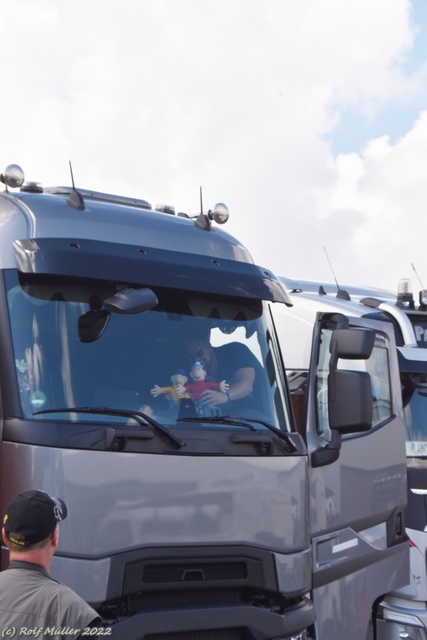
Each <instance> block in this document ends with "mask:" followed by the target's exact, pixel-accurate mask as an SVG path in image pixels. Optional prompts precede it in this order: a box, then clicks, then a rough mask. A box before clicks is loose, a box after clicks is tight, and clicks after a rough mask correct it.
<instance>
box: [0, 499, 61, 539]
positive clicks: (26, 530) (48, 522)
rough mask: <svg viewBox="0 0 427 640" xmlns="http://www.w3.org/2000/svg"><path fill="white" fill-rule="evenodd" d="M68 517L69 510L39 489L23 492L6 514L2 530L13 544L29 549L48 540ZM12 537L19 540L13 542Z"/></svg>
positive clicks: (8, 506) (59, 500)
mask: <svg viewBox="0 0 427 640" xmlns="http://www.w3.org/2000/svg"><path fill="white" fill-rule="evenodd" d="M66 517H67V507H66V506H65V503H64V502H63V500H61V499H60V498H53V497H52V496H50V495H49V494H48V493H46V492H45V491H40V490H38V489H37V490H30V491H23V492H22V493H20V494H19V495H17V496H16V497H15V498H13V500H11V501H10V502H9V504H8V505H7V507H6V509H5V510H4V515H3V528H4V530H5V532H6V535H7V537H8V539H9V540H10V541H11V542H14V543H15V544H18V545H19V546H22V547H28V546H30V545H32V544H35V543H36V542H41V540H45V538H48V537H49V536H50V535H51V534H52V533H53V531H54V529H55V527H56V525H57V524H58V522H61V521H62V520H65V518H66ZM9 534H12V535H13V534H19V536H17V538H12V537H11V536H10V535H9Z"/></svg>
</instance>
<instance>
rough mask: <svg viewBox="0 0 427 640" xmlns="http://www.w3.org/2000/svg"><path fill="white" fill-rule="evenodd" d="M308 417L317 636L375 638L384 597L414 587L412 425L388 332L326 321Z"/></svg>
mask: <svg viewBox="0 0 427 640" xmlns="http://www.w3.org/2000/svg"><path fill="white" fill-rule="evenodd" d="M341 339H343V342H342V344H341V346H340V341H341ZM367 339H368V340H367ZM369 341H370V342H371V344H370V347H369V348H368V349H366V344H365V347H363V348H360V349H359V346H355V345H359V344H362V343H363V342H365V343H366V342H369ZM342 345H344V346H342ZM351 345H353V346H351ZM363 351H365V352H364V353H362V352H363ZM306 418H307V419H306V441H307V447H308V451H309V458H310V470H309V473H310V482H309V486H310V525H311V531H312V545H313V565H314V566H313V600H314V604H315V609H316V616H317V622H316V627H317V634H318V638H319V640H323V639H325V640H334V639H335V638H337V639H338V638H340V639H342V638H343V633H344V635H345V638H346V640H361V639H362V638H363V640H365V639H370V638H373V637H374V635H373V633H374V632H373V627H374V624H375V622H374V618H375V607H376V604H377V601H378V598H380V597H381V596H382V595H383V594H385V593H387V592H390V591H393V590H394V589H395V588H397V587H399V586H402V585H404V584H407V582H408V581H409V576H408V562H409V547H408V543H407V540H406V536H405V523H404V514H405V506H406V461H405V427H404V420H403V413H402V404H401V392H400V383H399V375H398V365H397V356H396V348H395V343H394V336H393V333H392V331H390V328H389V327H388V326H387V325H386V324H384V323H380V322H376V321H370V320H366V319H362V318H357V319H353V318H351V319H348V318H345V317H344V316H342V315H340V314H318V316H317V319H316V323H315V327H314V335H313V348H312V360H311V367H310V372H309V382H308V398H307V416H306Z"/></svg>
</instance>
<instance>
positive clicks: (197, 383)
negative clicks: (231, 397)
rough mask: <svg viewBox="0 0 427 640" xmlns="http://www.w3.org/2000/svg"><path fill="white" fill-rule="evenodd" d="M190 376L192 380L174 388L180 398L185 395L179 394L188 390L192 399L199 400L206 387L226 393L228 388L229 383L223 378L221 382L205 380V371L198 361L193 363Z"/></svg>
mask: <svg viewBox="0 0 427 640" xmlns="http://www.w3.org/2000/svg"><path fill="white" fill-rule="evenodd" d="M190 376H191V377H192V379H193V380H194V382H192V383H191V384H187V385H185V384H184V385H178V387H177V389H176V390H177V393H178V395H179V396H180V397H181V398H183V397H185V396H184V395H181V394H184V393H185V392H188V391H189V392H190V394H191V398H192V399H193V400H199V398H200V396H201V394H202V393H203V391H206V389H215V390H216V391H222V392H223V393H227V391H228V389H229V388H230V385H229V384H227V383H226V381H225V380H222V381H221V382H206V381H205V378H206V371H205V370H204V369H203V366H202V364H201V363H200V362H195V363H194V364H193V367H192V369H191V371H190ZM187 397H188V396H187Z"/></svg>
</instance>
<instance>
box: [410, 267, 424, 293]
mask: <svg viewBox="0 0 427 640" xmlns="http://www.w3.org/2000/svg"><path fill="white" fill-rule="evenodd" d="M411 267H412V268H413V270H414V271H415V275H416V276H417V278H418V282H419V283H420V285H421V289H424V285H423V283H422V282H421V278H420V276H419V275H418V271H417V270H416V269H415V267H414V263H413V262H411Z"/></svg>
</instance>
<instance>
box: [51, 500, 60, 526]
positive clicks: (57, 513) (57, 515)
mask: <svg viewBox="0 0 427 640" xmlns="http://www.w3.org/2000/svg"><path fill="white" fill-rule="evenodd" d="M50 499H51V500H52V501H53V502H54V503H55V505H54V507H53V515H54V516H55V518H56V519H57V520H58V522H62V508H61V504H60V503H59V501H58V500H57V499H56V498H52V496H50Z"/></svg>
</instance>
